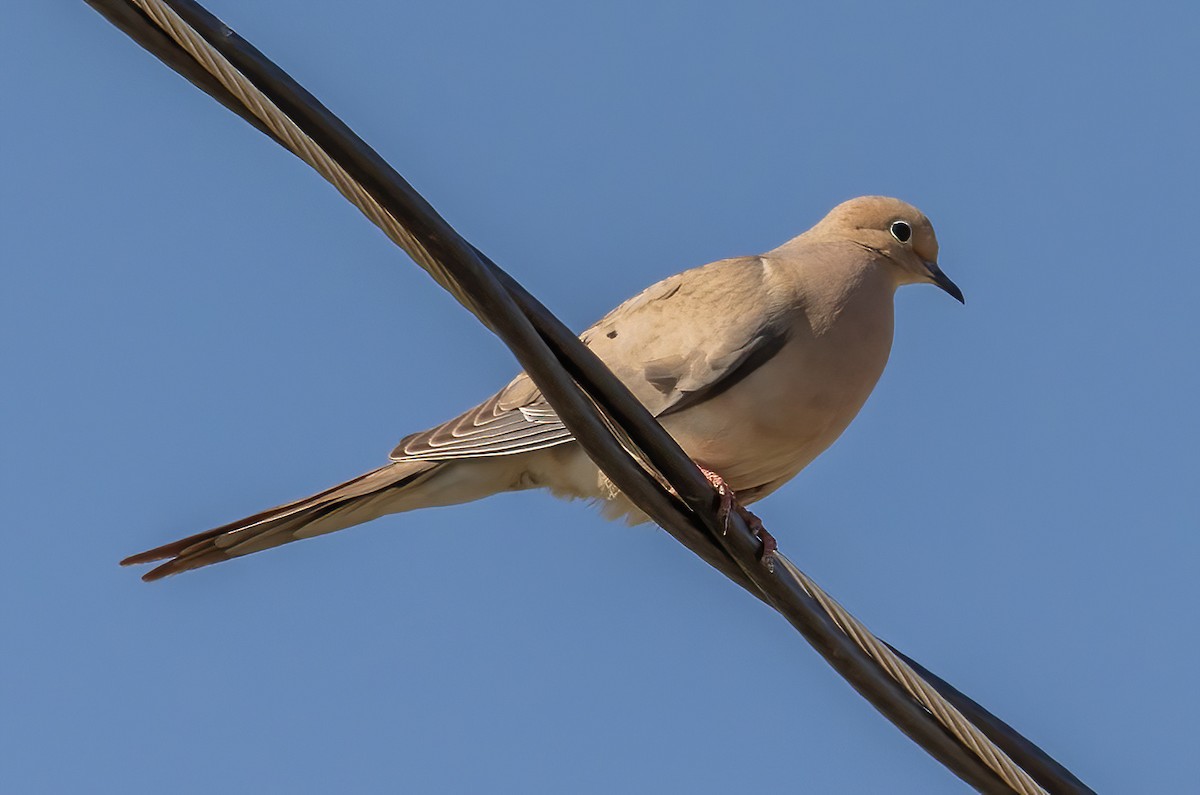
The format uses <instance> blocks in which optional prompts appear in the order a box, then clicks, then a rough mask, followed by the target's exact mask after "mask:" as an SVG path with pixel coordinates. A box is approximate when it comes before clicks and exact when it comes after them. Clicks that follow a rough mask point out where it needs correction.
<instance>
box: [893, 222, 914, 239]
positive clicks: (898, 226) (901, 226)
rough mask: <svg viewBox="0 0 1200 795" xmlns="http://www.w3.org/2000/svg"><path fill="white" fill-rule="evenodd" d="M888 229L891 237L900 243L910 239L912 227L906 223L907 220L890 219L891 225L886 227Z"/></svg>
mask: <svg viewBox="0 0 1200 795" xmlns="http://www.w3.org/2000/svg"><path fill="white" fill-rule="evenodd" d="M888 231H889V232H891V233H892V237H894V238H896V239H897V240H899V241H900V242H901V243H907V242H908V241H910V240H912V227H911V226H909V225H908V222H907V221H892V225H891V226H890V227H888Z"/></svg>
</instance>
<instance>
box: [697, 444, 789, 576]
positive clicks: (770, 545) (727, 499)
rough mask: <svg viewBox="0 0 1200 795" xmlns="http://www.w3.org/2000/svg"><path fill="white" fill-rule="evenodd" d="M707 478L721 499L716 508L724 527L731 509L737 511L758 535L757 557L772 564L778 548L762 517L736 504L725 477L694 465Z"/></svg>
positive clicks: (735, 497) (735, 498)
mask: <svg viewBox="0 0 1200 795" xmlns="http://www.w3.org/2000/svg"><path fill="white" fill-rule="evenodd" d="M696 466H697V467H698V468H699V469H700V471H701V472H702V473H703V474H704V477H706V478H707V479H708V482H709V483H711V484H712V485H713V488H714V489H716V491H717V496H718V497H719V498H720V500H721V504H720V505H719V506H718V508H717V514H718V515H719V516H720V517H721V521H722V522H723V523H724V525H725V529H726V530H728V529H729V514H730V512H731V511H737V512H738V516H740V517H742V521H744V522H745V523H746V525H747V526H748V527H749V528H750V530H751V532H753V533H754V535H756V536H758V538H759V540H760V541H762V550H761V551H760V552H759V559H760V560H762V561H763V562H765V563H766V564H767V565H768V566H771V565H772V560H771V558H772V556H773V555H774V554H775V550H776V549H778V548H779V544H778V543H776V541H775V537H774V536H772V535H771V534H770V533H768V532H767V528H766V527H764V526H763V523H762V519H759V518H758V517H757V516H755V515H754V514H753V513H751V512H750V510H749V509H747V508H745V507H743V506H742V505H739V504H738V501H737V495H736V494H735V493H734V491H733V489H731V488H729V484H728V483H726V482H725V478H723V477H721V476H720V475H718V474H717V473H716V472H713V471H712V470H711V469H708V468H706V467H704V466H701V465H700V464H697V465H696Z"/></svg>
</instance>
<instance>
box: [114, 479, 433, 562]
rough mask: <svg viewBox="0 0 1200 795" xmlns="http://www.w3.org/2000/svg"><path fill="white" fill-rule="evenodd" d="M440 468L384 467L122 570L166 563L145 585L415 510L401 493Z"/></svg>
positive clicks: (160, 550)
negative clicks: (382, 517) (157, 562)
mask: <svg viewBox="0 0 1200 795" xmlns="http://www.w3.org/2000/svg"><path fill="white" fill-rule="evenodd" d="M439 466H440V465H439V464H436V463H431V462H419V461H413V462H407V461H406V462H401V463H394V464H388V465H387V466H384V467H380V468H379V469H375V470H372V471H370V472H367V473H366V474H364V475H359V476H358V477H356V478H354V479H352V480H348V481H346V482H345V483H342V484H339V485H337V486H334V487H333V488H331V489H326V490H325V491H322V492H320V493H319V494H314V495H312V496H311V497H305V498H304V499H302V500H296V501H295V502H289V503H288V504H286V505H280V506H278V507H276V508H271V509H269V510H266V511H263V512H261V513H256V514H254V515H253V516H248V517H246V518H245V519H241V520H239V521H236V522H230V523H229V524H226V525H222V526H220V527H217V528H214V529H212V530H208V531H206V532H203V533H198V534H197V535H194V536H188V537H187V538H181V539H180V540H178V541H174V542H172V543H170V544H164V545H163V546H161V547H156V548H154V549H151V550H147V551H146V552H142V553H139V554H137V555H131V556H129V557H127V558H125V560H123V561H121V565H122V566H132V565H135V564H138V563H151V562H153V561H156V560H164V559H166V560H167V562H166V563H163V564H161V565H160V566H158V567H157V568H154V569H151V570H150V571H149V572H147V573H146V574H144V575H142V579H143V580H145V581H146V582H150V581H152V580H160V579H162V578H163V577H167V576H169V575H172V574H178V573H179V572H182V571H189V570H191V569H198V568H200V567H201V566H208V565H211V564H213V563H220V562H221V561H224V560H229V559H231V558H236V557H240V556H241V555H248V554H250V553H251V552H259V551H261V550H264V549H270V548H271V547H277V546H279V545H281V544H286V543H288V542H291V541H298V540H300V539H301V538H311V537H313V536H318V535H322V534H324V533H332V532H334V531H335V530H342V529H344V528H347V527H350V526H352V525H356V524H360V523H362V522H366V521H369V520H371V519H375V518H377V517H379V516H383V515H384V514H385V513H392V512H394V511H397V510H404V509H405V508H406V507H420V506H417V505H413V506H406V505H404V502H405V501H404V500H403V499H402V494H401V492H402V490H404V489H406V488H408V487H411V486H414V485H416V484H417V483H418V482H419V481H423V480H425V479H426V477H427V476H428V475H429V474H430V473H431V472H432V471H433V470H435V469H437V468H438V467H439Z"/></svg>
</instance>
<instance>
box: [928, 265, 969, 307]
mask: <svg viewBox="0 0 1200 795" xmlns="http://www.w3.org/2000/svg"><path fill="white" fill-rule="evenodd" d="M925 267H926V268H928V269H929V278H931V279H933V283H934V284H936V285H937V286H938V287H941V288H942V289H943V290H945V291H946V292H948V293H950V295H952V296H954V297H955V298H957V299H958V302H959V303H960V304H965V303H966V302H967V300H966V299H965V298H963V294H962V290H960V289H958V285H957V284H955V283H954V282H952V281H950V277H949V276H947V275H946V274H944V273H942V269H941V268H939V267H938V264H937V263H936V262H926V263H925Z"/></svg>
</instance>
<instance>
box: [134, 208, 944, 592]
mask: <svg viewBox="0 0 1200 795" xmlns="http://www.w3.org/2000/svg"><path fill="white" fill-rule="evenodd" d="M937 255H938V244H937V238H936V237H935V236H934V233H933V227H932V226H931V225H930V223H929V220H928V219H927V218H926V217H925V216H924V215H923V214H922V213H921V212H920V211H919V210H917V209H916V208H915V207H913V206H911V205H909V204H906V203H905V202H902V201H900V200H898V199H891V198H885V197H880V196H865V197H861V198H857V199H852V200H850V201H847V202H845V203H843V204H840V205H838V206H837V207H835V208H834V209H833V210H832V211H831V212H830V213H829V214H828V215H827V216H825V218H824V219H822V220H821V221H820V223H818V224H817V225H816V226H814V227H813V228H812V229H810V230H808V231H807V232H805V233H804V234H802V235H800V236H799V237H796V238H794V239H792V240H790V241H788V242H787V243H784V244H783V245H782V246H780V247H778V248H776V249H773V250H772V251H769V252H767V253H766V254H763V255H761V256H757V257H741V258H736V259H726V260H720V261H718V262H713V263H710V264H708V265H704V266H702V267H699V268H694V269H692V270H689V271H685V272H683V273H680V274H677V275H675V276H671V277H669V278H667V279H664V280H663V281H661V282H659V283H658V284H655V285H654V286H652V287H650V288H649V289H647V290H645V291H644V292H642V293H641V294H640V295H638V296H636V297H634V298H631V299H630V300H628V301H626V302H625V303H623V304H621V305H620V306H618V307H617V308H616V309H614V310H613V311H612V312H610V313H609V314H608V315H606V316H605V317H604V318H603V319H601V320H600V321H599V322H598V323H596V324H595V325H594V326H592V327H591V328H589V329H588V330H587V331H585V332H584V333H583V334H582V335H581V339H582V340H583V341H584V343H585V344H586V345H587V346H588V347H589V348H591V349H592V350H593V351H595V353H596V354H597V355H598V356H599V357H600V358H601V359H602V360H603V361H604V362H605V364H607V365H608V367H609V368H610V369H611V370H612V371H613V373H614V374H616V376H617V377H618V378H620V379H621V381H622V382H624V384H625V385H626V386H627V387H628V388H629V389H630V390H631V391H632V392H633V394H634V395H635V396H636V397H637V398H638V399H639V400H640V401H641V402H642V403H643V404H644V405H645V406H646V407H647V408H648V409H649V410H650V411H651V413H653V414H654V415H655V416H656V417H657V418H658V420H659V422H661V423H662V425H663V427H664V428H666V430H667V431H668V432H669V433H670V434H671V436H672V437H674V438H675V439H676V440H677V441H678V442H679V444H680V445H681V446H682V447H683V449H684V450H685V451H686V452H687V454H688V455H689V456H690V457H691V458H692V459H693V460H694V461H695V462H696V463H697V464H698V465H699V466H700V467H701V468H702V469H704V470H705V471H706V472H707V473H709V474H710V475H712V476H713V478H714V481H715V482H716V483H719V484H722V485H724V486H727V487H728V488H729V489H732V490H733V492H734V493H736V495H737V497H738V501H739V502H740V503H741V504H743V505H745V504H749V503H752V502H754V501H755V500H758V499H761V498H762V497H764V496H766V495H768V494H770V493H771V492H773V491H775V490H776V489H777V488H779V487H780V486H781V485H782V484H784V483H786V482H787V481H788V480H790V479H792V478H793V477H795V476H796V474H797V473H799V472H800V470H802V469H803V468H804V467H805V466H807V465H808V463H809V462H810V461H812V460H813V459H814V458H816V457H817V456H818V455H819V454H820V453H821V452H822V451H824V450H825V449H826V448H827V447H829V445H831V444H832V443H833V442H834V440H836V439H837V438H838V436H840V435H841V433H842V431H844V430H845V429H846V427H847V426H848V425H849V424H850V421H851V420H853V419H854V417H855V415H857V414H858V411H859V409H860V408H861V407H862V405H863V403H864V402H865V401H866V399H867V396H868V395H870V393H871V390H872V389H873V388H874V386H875V383H876V381H878V379H879V376H880V374H881V373H882V372H883V368H884V365H885V364H886V363H887V359H888V354H889V352H890V350H891V346H892V332H893V313H894V309H893V307H894V301H893V297H894V295H895V291H896V288H897V287H899V286H900V285H902V284H910V283H917V282H928V283H933V284H936V285H938V286H939V287H941V288H942V289H943V290H945V291H946V292H947V293H949V294H950V295H952V296H954V297H955V298H956V299H958V300H959V301H962V300H963V297H962V292H961V291H960V290H959V289H958V287H957V286H955V284H954V283H953V282H952V281H950V279H949V278H947V277H946V276H945V275H944V274H943V273H942V271H941V269H940V268H939V267H938V265H937ZM532 488H546V489H549V490H550V492H551V493H553V494H554V495H556V496H560V497H567V498H585V499H590V500H594V501H596V502H598V503H599V504H600V505H601V506H602V510H603V513H604V515H605V516H606V517H608V518H619V517H624V518H626V519H627V520H629V521H631V522H637V521H643V520H644V519H645V517H644V515H643V514H642V513H641V512H640V511H639V510H638V509H637V508H636V506H634V505H633V504H632V503H630V502H629V501H628V500H627V499H626V498H625V497H624V496H623V495H622V494H621V493H620V492H619V491H617V490H616V489H615V488H614V487H613V486H612V484H611V483H610V482H609V481H608V480H607V479H606V478H605V477H604V475H603V473H602V472H600V470H599V468H598V467H597V466H596V465H595V464H594V463H592V461H591V460H590V459H589V458H588V457H587V455H586V454H585V453H584V451H583V449H582V448H581V447H580V446H579V444H578V443H576V442H575V440H574V439H573V438H572V436H571V433H570V432H569V431H568V430H567V429H566V427H565V426H564V425H563V424H562V422H561V421H560V420H559V418H558V416H557V415H556V414H555V412H554V408H553V407H552V406H550V405H549V403H547V402H546V400H545V399H544V398H543V396H542V394H541V392H540V391H539V390H538V388H537V387H536V386H535V385H534V384H533V382H532V380H530V378H529V377H528V376H527V375H525V374H521V375H519V376H517V377H516V378H515V379H514V380H513V381H512V382H511V383H510V384H509V385H508V386H506V387H504V389H502V390H500V392H498V393H497V394H496V395H495V396H493V397H492V398H490V399H489V400H487V401H485V402H484V403H482V404H480V405H479V406H477V407H476V408H474V409H472V410H470V411H468V412H466V413H465V414H463V415H461V416H459V417H456V418H455V419H452V420H450V421H449V422H446V423H444V424H442V425H439V426H437V427H436V428H432V429H430V430H427V431H424V432H422V433H417V434H413V435H411V436H408V437H406V438H405V439H403V440H402V441H401V442H400V444H399V445H397V446H396V448H395V450H393V451H392V454H391V462H390V463H388V464H386V465H385V466H383V467H380V468H379V469H375V470H373V471H371V472H367V473H366V474H364V475H360V476H358V477H356V478H354V479H352V480H349V481H347V482H345V483H342V484H340V485H337V486H334V487H333V488H330V489H326V490H325V491H322V492H320V493H319V494H314V495H313V496H311V497H306V498H304V499H302V500H297V501H296V502H291V503H288V504H286V505H281V506H279V507H276V508H271V509H269V510H266V511H263V512H262V513H258V514H255V515H253V516H250V517H247V518H245V519H241V520H239V521H236V522H232V523H230V524H227V525H223V526H221V527H218V528H216V529H213V530H209V531H207V532H204V533H200V534H199V535H194V536H191V537H189V538H184V539H181V540H179V541H176V542H174V543H171V544H166V545H164V546H161V547H158V548H156V549H152V550H149V551H147V552H143V553H141V554H139V555H133V556H132V557H129V558H127V559H125V560H124V561H122V563H123V564H126V565H128V564H136V563H148V562H150V561H155V560H162V559H168V560H167V562H166V563H163V564H161V565H159V566H158V567H157V568H155V569H153V570H151V571H150V572H148V573H147V574H145V575H144V576H143V579H145V580H156V579H159V578H161V577H165V576H167V575H170V574H176V573H178V572H182V571H187V570H189V569H195V568H199V567H201V566H207V565H209V564H211V563H218V562H220V561H224V560H228V559H230V558H234V557H239V556H241V555H246V554H249V553H251V552H258V551H260V550H264V549H268V548H270V547H275V546H279V545H281V544H286V543H288V542H290V541H296V540H299V539H302V538H310V537H312V536H317V535H322V534H325V533H331V532H333V531H335V530H341V529H344V528H347V527H350V526H352V525H356V524H360V523H362V522H366V521H369V520H371V519H375V518H377V517H379V516H382V515H384V514H389V513H397V512H400V511H411V510H414V509H416V508H428V507H432V506H439V505H452V504H457V503H462V502H468V501H470V500H478V499H481V498H483V497H487V496H489V495H491V494H495V493H497V492H503V491H514V490H521V489H532Z"/></svg>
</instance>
